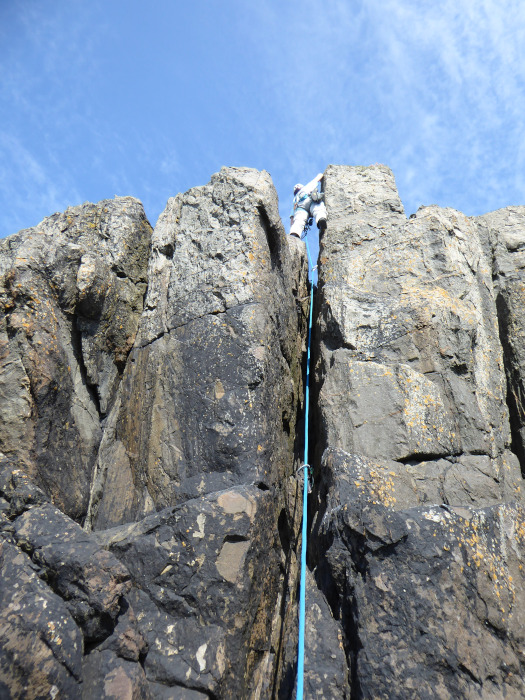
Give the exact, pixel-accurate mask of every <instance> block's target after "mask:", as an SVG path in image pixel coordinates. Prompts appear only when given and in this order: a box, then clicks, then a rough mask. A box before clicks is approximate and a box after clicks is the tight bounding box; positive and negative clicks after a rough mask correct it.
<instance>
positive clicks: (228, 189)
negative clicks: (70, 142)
mask: <svg viewBox="0 0 525 700" xmlns="http://www.w3.org/2000/svg"><path fill="white" fill-rule="evenodd" d="M306 279H307V271H306V260H305V255H304V244H302V243H300V242H299V241H291V240H288V239H287V238H286V236H285V232H284V229H283V227H282V223H281V221H280V218H279V214H278V207H277V198H276V193H275V190H274V188H273V185H272V183H271V180H270V178H269V176H268V175H267V174H266V173H264V172H263V173H259V172H257V171H254V170H250V169H245V168H224V169H223V170H221V172H220V173H218V174H217V175H214V176H213V177H212V179H211V182H210V183H209V184H208V185H206V186H204V187H199V188H194V189H192V190H190V191H189V192H187V193H185V194H181V195H178V196H177V197H175V198H173V199H171V200H169V202H168V205H167V207H166V210H165V211H164V212H163V214H162V215H161V216H160V217H159V221H158V224H157V227H156V228H155V231H154V234H153V239H152V251H151V257H150V262H149V271H148V280H149V283H148V293H147V297H146V299H145V304H144V313H143V314H142V318H141V321H140V325H139V330H138V334H137V339H136V342H135V346H134V348H133V350H132V352H131V355H130V358H129V360H128V363H127V365H126V367H125V369H124V373H123V378H122V382H121V384H120V386H119V389H118V391H117V395H116V398H115V401H114V404H113V406H112V408H111V410H110V411H109V413H108V417H107V423H106V429H105V432H104V436H103V439H102V442H101V446H100V450H99V455H98V462H97V471H96V475H95V479H94V485H93V489H92V496H91V499H90V506H89V518H88V527H90V528H93V531H94V534H95V535H96V536H97V537H98V538H99V539H100V541H101V542H104V543H105V546H107V547H108V548H110V550H111V551H112V552H113V553H114V554H115V555H116V556H117V557H118V558H119V559H121V561H123V562H124V563H125V564H126V566H130V567H131V568H133V569H134V580H135V582H136V585H137V588H136V589H134V591H132V593H131V594H130V596H131V600H130V602H131V605H132V607H133V609H134V610H135V611H136V613H137V618H138V619H139V623H140V628H141V630H142V632H143V634H144V635H145V637H146V639H147V640H148V643H149V652H148V655H147V656H146V659H145V665H144V668H145V672H146V677H147V679H148V682H149V683H150V684H152V686H153V685H156V684H157V685H158V684H161V685H163V686H166V687H172V686H173V687H174V686H179V685H181V686H184V687H186V688H191V689H193V690H195V691H198V692H200V693H206V694H208V695H209V696H213V697H227V696H230V697H234V696H235V697H247V696H260V697H268V696H269V695H270V693H271V692H272V691H271V689H272V688H274V689H275V688H278V687H280V685H281V676H282V673H284V672H285V671H284V669H285V663H284V661H283V650H282V641H281V633H282V630H286V629H287V628H288V626H289V625H290V622H291V620H292V619H293V615H294V608H293V605H292V604H291V600H290V599H291V597H292V596H293V592H292V591H290V590H289V586H290V585H291V586H292V590H293V589H294V584H295V580H296V576H297V566H296V560H295V553H294V552H293V548H292V547H291V546H289V547H288V551H284V550H283V547H282V543H281V540H280V533H281V535H282V533H283V532H284V530H283V527H285V526H284V525H283V517H286V520H287V525H286V527H288V528H289V530H290V532H291V533H294V536H296V533H297V527H298V520H299V517H298V512H297V507H296V501H297V497H298V493H297V483H296V480H295V478H294V476H293V474H294V446H295V440H296V436H295V434H296V411H297V406H298V405H300V404H301V402H302V398H301V395H302V378H301V371H300V362H301V356H302V349H303V347H304V344H305V338H304V333H305V330H306V327H305V324H304V321H303V319H302V316H301V315H300V314H298V310H297V305H296V299H297V298H302V297H304V296H306ZM283 513H285V514H286V516H283ZM132 523H136V524H135V525H132ZM142 523H143V524H144V525H142ZM146 552H148V554H147V555H146ZM139 553H140V554H139ZM140 558H143V559H144V561H145V562H147V565H146V566H145V567H142V565H141V566H137V560H138V559H140ZM132 562H133V564H132ZM195 659H197V661H198V663H195Z"/></svg>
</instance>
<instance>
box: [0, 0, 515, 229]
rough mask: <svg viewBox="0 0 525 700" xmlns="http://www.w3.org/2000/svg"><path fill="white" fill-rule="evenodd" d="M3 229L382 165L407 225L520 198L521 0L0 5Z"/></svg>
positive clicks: (41, 1) (4, 1) (136, 0)
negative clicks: (260, 173)
mask: <svg viewBox="0 0 525 700" xmlns="http://www.w3.org/2000/svg"><path fill="white" fill-rule="evenodd" d="M0 79H1V90H0V236H5V235H7V234H10V233H14V232H15V231H17V230H19V229H20V228H24V227H28V226H33V225H36V224H37V223H38V222H39V221H40V220H41V219H42V218H43V217H44V216H47V215H49V214H52V213H53V212H55V211H62V210H64V209H65V208H66V207H67V206H69V205H75V204H80V203H82V202H84V201H87V200H89V201H99V200H100V199H104V198H108V197H113V196H114V195H115V194H118V195H133V196H135V197H138V198H139V199H141V200H142V202H143V203H144V206H145V209H146V213H147V215H148V217H149V219H150V221H151V223H152V224H153V225H154V224H155V222H156V220H157V217H158V216H159V214H160V212H161V211H162V210H163V208H164V206H165V204H166V201H167V199H168V197H170V196H173V195H175V194H176V193H177V192H181V191H185V190H187V189H188V188H190V187H193V186H195V185H202V184H205V183H206V182H208V181H209V178H210V176H211V175H212V173H214V172H216V171H217V170H219V169H220V167H221V166H222V165H244V166H250V167H255V168H259V169H265V170H268V171H269V172H270V174H271V175H272V177H273V180H274V183H275V185H276V187H277V191H278V193H279V199H280V208H281V214H282V216H283V218H285V221H286V225H288V221H287V219H288V213H289V207H290V197H291V188H292V187H293V185H294V183H295V182H297V181H306V180H309V179H311V178H312V177H313V176H314V175H315V174H316V173H317V172H318V171H321V170H324V168H325V167H326V165H328V164H329V163H340V164H341V163H342V164H348V165H370V164H372V163H385V164H386V165H388V166H390V167H391V168H392V170H393V171H394V174H395V176H396V181H397V185H398V188H399V192H400V195H401V199H402V200H403V203H404V205H405V209H406V212H407V214H410V213H412V212H413V211H415V210H416V209H417V208H418V207H419V206H420V205H422V204H432V203H435V204H440V205H442V206H451V207H455V208H457V209H460V210H461V211H463V212H465V213H466V214H468V215H475V214H481V213H484V212H487V211H491V210H493V209H497V208H500V207H504V206H507V205H509V204H525V175H524V165H525V133H524V132H525V127H524V115H525V90H524V88H525V3H523V2H522V1H521V0H477V1H476V2H473V1H472V0H454V1H452V0H443V1H440V0H433V1H432V2H429V1H427V0H325V1H324V2H319V0H316V1H313V0H301V1H298V0H258V1H257V2H249V1H248V0H222V2H218V1H214V0H201V2H194V3H188V2H182V0H180V1H179V0H150V2H148V3H146V2H144V0H89V2H88V1H86V0H83V1H82V2H80V1H79V0H0Z"/></svg>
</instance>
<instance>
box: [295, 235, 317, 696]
mask: <svg viewBox="0 0 525 700" xmlns="http://www.w3.org/2000/svg"><path fill="white" fill-rule="evenodd" d="M308 228H309V227H308V222H307V225H306V226H305V232H306V233H307V232H308ZM306 233H305V235H306ZM304 241H305V243H306V253H307V255H308V267H309V269H310V273H311V279H310V315H309V319H308V343H307V350H306V387H305V395H304V464H303V466H302V467H301V469H302V471H303V524H302V530H301V538H302V542H301V579H300V585H299V643H298V648H297V693H296V700H302V697H303V677H304V628H305V618H306V538H307V532H306V529H307V524H308V485H309V480H310V472H309V469H310V465H309V464H308V413H309V408H310V346H311V341H312V317H313V307H314V280H313V273H314V270H315V268H314V267H312V258H311V257H310V248H309V247H308V241H307V240H306V238H305V239H304Z"/></svg>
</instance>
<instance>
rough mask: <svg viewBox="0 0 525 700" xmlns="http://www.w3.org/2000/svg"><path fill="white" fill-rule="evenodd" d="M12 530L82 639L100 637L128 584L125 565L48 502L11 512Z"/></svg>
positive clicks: (108, 629)
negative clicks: (14, 516)
mask: <svg viewBox="0 0 525 700" xmlns="http://www.w3.org/2000/svg"><path fill="white" fill-rule="evenodd" d="M15 532H16V534H15V537H16V540H17V543H18V545H19V546H21V547H23V548H24V549H25V550H26V551H29V552H31V556H32V558H33V561H35V562H36V563H37V564H38V565H39V566H41V567H42V568H43V569H44V570H45V575H46V578H47V580H48V582H49V584H50V585H51V587H52V588H53V590H54V591H55V592H56V593H57V594H58V595H59V596H60V597H61V598H62V599H63V600H64V601H65V604H66V606H67V608H68V610H69V612H70V613H71V615H72V617H73V618H74V620H75V622H76V623H77V624H78V625H79V627H80V628H81V629H82V632H83V634H84V638H85V639H86V641H89V642H93V641H97V640H100V639H104V638H106V637H107V636H108V635H109V634H110V633H111V632H112V631H113V628H114V626H115V621H116V619H117V616H118V614H119V612H120V609H121V599H122V597H123V596H124V595H125V594H126V593H127V592H128V591H129V589H130V587H131V580H130V575H129V572H128V570H127V569H126V568H125V567H124V566H123V565H122V564H121V563H120V562H119V561H118V560H117V559H116V558H115V557H114V556H113V555H111V554H110V553H109V552H107V551H106V550H104V549H102V548H101V547H100V546H99V545H98V543H97V541H96V540H95V538H94V537H93V536H92V535H89V534H88V533H86V532H84V530H82V528H81V527H79V526H78V525H77V524H76V523H75V522H73V521H72V520H71V519H70V518H68V517H67V516H66V515H64V514H63V513H61V512H60V511H59V510H58V509H57V508H55V507H54V506H52V505H51V504H46V505H43V506H40V507H36V508H32V509H31V510H29V511H27V512H26V513H24V514H23V515H21V516H20V517H19V518H17V520H16V522H15Z"/></svg>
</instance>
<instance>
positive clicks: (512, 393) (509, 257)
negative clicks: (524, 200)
mask: <svg viewBox="0 0 525 700" xmlns="http://www.w3.org/2000/svg"><path fill="white" fill-rule="evenodd" d="M473 221H474V222H475V223H476V224H477V226H478V231H479V235H480V237H481V239H482V240H483V241H484V245H485V248H486V250H487V254H488V255H489V256H490V257H491V259H492V269H493V278H494V293H495V297H496V308H497V313H498V323H499V335H500V340H501V344H502V347H503V356H504V363H505V371H506V377H507V404H508V408H509V414H510V427H511V435H512V449H513V451H514V452H515V454H516V455H517V456H518V458H519V460H520V464H521V471H522V474H525V437H524V436H525V431H524V425H525V410H524V395H525V394H524V392H525V384H524V372H525V369H524V368H525V365H524V362H525V354H524V350H523V326H524V321H525V319H524V315H523V303H524V300H525V296H524V291H523V290H524V280H525V208H524V207H507V208H506V209H501V210H499V211H495V212H492V213H490V214H485V215H484V216H480V217H477V218H475V219H474V220H473Z"/></svg>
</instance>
